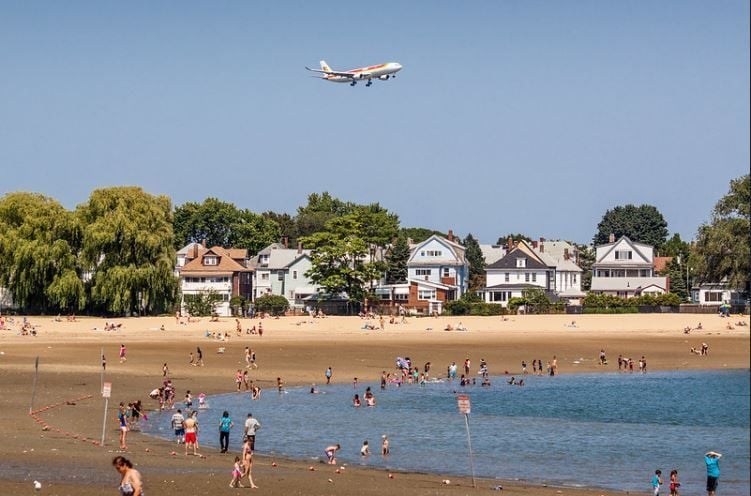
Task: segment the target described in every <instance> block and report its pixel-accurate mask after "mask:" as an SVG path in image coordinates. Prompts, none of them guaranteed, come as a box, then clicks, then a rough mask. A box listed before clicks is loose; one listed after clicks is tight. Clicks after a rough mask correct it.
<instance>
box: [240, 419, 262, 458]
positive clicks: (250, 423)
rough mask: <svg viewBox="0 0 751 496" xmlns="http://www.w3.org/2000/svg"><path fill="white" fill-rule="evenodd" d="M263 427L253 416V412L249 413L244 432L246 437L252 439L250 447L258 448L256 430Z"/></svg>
mask: <svg viewBox="0 0 751 496" xmlns="http://www.w3.org/2000/svg"><path fill="white" fill-rule="evenodd" d="M260 428H261V423H260V422H258V420H256V419H254V418H253V414H252V413H249V414H248V419H247V420H246V421H245V430H244V431H243V433H244V434H245V437H247V438H248V440H249V441H250V449H251V450H253V451H255V449H256V431H257V430H258V429H260Z"/></svg>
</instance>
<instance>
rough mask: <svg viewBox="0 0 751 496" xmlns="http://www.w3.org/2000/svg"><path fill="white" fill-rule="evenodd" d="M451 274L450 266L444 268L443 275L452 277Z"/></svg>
mask: <svg viewBox="0 0 751 496" xmlns="http://www.w3.org/2000/svg"><path fill="white" fill-rule="evenodd" d="M450 276H451V269H449V268H448V267H444V268H443V277H450Z"/></svg>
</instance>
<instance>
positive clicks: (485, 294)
mask: <svg viewBox="0 0 751 496" xmlns="http://www.w3.org/2000/svg"><path fill="white" fill-rule="evenodd" d="M512 246H513V247H512V248H511V250H509V251H508V253H506V255H505V256H504V257H503V258H501V259H500V260H498V261H496V262H495V263H492V264H489V265H486V266H485V278H486V283H485V287H484V288H483V289H482V290H481V291H479V292H478V294H480V295H481V296H482V298H483V300H484V301H485V302H486V303H498V304H500V305H502V306H504V307H505V306H506V305H508V301H509V300H510V299H511V298H520V297H522V296H523V295H524V292H525V291H527V290H529V289H542V290H544V291H545V292H546V293H548V294H549V295H552V294H553V293H554V292H555V268H554V267H549V266H548V264H547V263H546V262H545V261H544V260H543V259H542V258H541V257H540V255H539V254H537V253H535V251H534V250H533V249H532V247H531V246H530V245H529V244H528V243H527V242H526V241H524V240H522V241H519V242H518V243H516V245H515V246H514V245H512Z"/></svg>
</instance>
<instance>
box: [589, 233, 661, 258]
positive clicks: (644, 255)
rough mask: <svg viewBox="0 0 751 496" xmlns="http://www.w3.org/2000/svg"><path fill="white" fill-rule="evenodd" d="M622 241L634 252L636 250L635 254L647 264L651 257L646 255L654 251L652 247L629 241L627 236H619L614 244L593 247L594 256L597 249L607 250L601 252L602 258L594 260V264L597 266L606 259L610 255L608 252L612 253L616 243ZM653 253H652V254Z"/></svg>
mask: <svg viewBox="0 0 751 496" xmlns="http://www.w3.org/2000/svg"><path fill="white" fill-rule="evenodd" d="M623 240H625V241H626V243H628V244H629V245H630V246H631V247H632V248H633V249H634V250H636V252H637V253H638V254H639V255H641V257H642V258H643V259H644V260H646V262H645V263H649V259H650V258H651V257H649V256H647V253H649V251H650V250H653V249H654V247H653V246H650V245H645V244H644V243H637V242H635V241H631V239H629V237H628V236H621V237H620V238H618V239H617V240H616V241H615V242H613V243H607V244H604V245H598V246H596V247H595V255H596V254H597V249H598V248H606V247H607V248H608V249H607V250H605V251H604V252H603V254H602V256H601V257H600V258H598V259H597V260H595V264H598V263H600V262H601V261H602V260H603V259H604V258H605V257H607V256H608V255H609V254H610V252H611V251H613V249H614V248H615V246H616V245H617V244H618V243H620V242H621V241H623ZM653 253H654V252H653Z"/></svg>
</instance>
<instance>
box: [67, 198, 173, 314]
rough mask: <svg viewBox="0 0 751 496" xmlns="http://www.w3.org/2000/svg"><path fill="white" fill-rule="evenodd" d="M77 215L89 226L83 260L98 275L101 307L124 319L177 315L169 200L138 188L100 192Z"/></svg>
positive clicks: (94, 290)
mask: <svg viewBox="0 0 751 496" xmlns="http://www.w3.org/2000/svg"><path fill="white" fill-rule="evenodd" d="M76 215H77V217H78V219H79V222H80V224H81V226H83V243H82V250H81V260H82V263H83V264H84V265H83V266H84V267H85V269H86V270H87V271H88V272H89V273H91V274H92V277H91V281H90V285H91V298H92V300H93V301H94V302H95V303H96V304H98V305H100V306H101V307H102V308H103V309H105V310H106V311H108V312H112V313H115V314H120V315H130V314H132V313H136V312H141V311H143V312H146V313H161V312H165V311H169V310H171V309H172V307H173V305H174V303H175V300H176V295H177V279H176V278H175V276H174V273H173V271H174V265H175V250H174V248H173V243H174V240H173V233H172V208H171V204H170V200H169V198H168V197H166V196H153V195H150V194H148V193H146V192H144V191H143V190H142V189H141V188H137V187H116V188H104V189H98V190H95V191H93V192H92V193H91V196H90V197H89V200H88V202H86V203H84V204H82V205H79V206H78V208H77V210H76Z"/></svg>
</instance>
